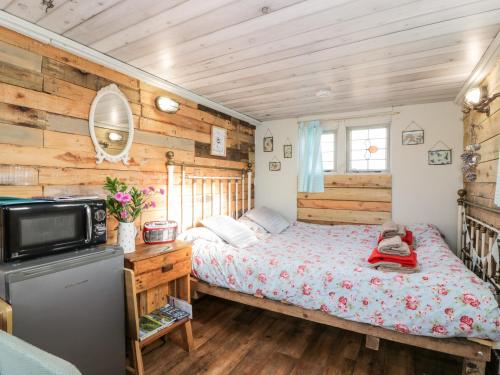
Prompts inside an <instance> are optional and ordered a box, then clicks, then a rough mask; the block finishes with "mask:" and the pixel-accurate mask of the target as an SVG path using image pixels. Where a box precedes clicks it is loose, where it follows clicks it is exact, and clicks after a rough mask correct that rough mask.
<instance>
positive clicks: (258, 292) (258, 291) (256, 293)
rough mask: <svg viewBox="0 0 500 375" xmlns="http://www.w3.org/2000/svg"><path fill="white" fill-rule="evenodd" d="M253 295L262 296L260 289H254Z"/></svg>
mask: <svg viewBox="0 0 500 375" xmlns="http://www.w3.org/2000/svg"><path fill="white" fill-rule="evenodd" d="M255 295H256V296H259V297H262V289H257V290H256V291H255Z"/></svg>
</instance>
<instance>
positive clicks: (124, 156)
mask: <svg viewBox="0 0 500 375" xmlns="http://www.w3.org/2000/svg"><path fill="white" fill-rule="evenodd" d="M105 95H115V96H117V97H118V98H119V99H120V100H121V101H122V103H123V104H124V105H125V107H126V111H127V118H128V139H127V144H126V145H125V148H124V149H123V150H122V152H120V153H119V154H117V155H110V154H108V153H107V152H106V150H104V149H103V148H102V146H101V145H100V144H99V141H98V140H97V136H96V134H95V130H94V127H95V123H94V117H95V111H96V107H97V104H98V103H99V100H100V99H101V98H102V97H103V96H105ZM89 131H90V137H91V138H92V142H93V143H94V147H95V151H96V159H97V160H96V164H100V163H102V162H103V161H104V160H107V161H109V162H112V163H116V162H119V161H120V160H121V161H123V164H125V165H128V160H129V155H128V154H129V152H130V148H131V147H132V142H133V138H134V118H133V116H132V110H131V109H130V104H129V103H128V100H127V97H126V96H125V95H124V94H123V92H121V90H120V89H119V88H118V86H117V85H115V84H114V83H112V84H111V85H108V86H106V87H103V88H102V89H100V90H99V91H98V92H97V94H96V96H95V98H94V100H93V101H92V105H91V106H90V114H89Z"/></svg>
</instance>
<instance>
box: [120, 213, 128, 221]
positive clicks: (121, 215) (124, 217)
mask: <svg viewBox="0 0 500 375" xmlns="http://www.w3.org/2000/svg"><path fill="white" fill-rule="evenodd" d="M120 217H121V218H122V219H124V220H125V219H126V218H127V211H121V212H120Z"/></svg>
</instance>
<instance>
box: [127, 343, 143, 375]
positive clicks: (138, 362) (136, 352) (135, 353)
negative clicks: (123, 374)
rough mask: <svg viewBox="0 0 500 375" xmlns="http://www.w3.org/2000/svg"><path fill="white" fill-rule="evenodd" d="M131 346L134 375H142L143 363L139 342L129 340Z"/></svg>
mask: <svg viewBox="0 0 500 375" xmlns="http://www.w3.org/2000/svg"><path fill="white" fill-rule="evenodd" d="M130 343H131V345H132V362H133V365H134V369H135V374H136V375H144V363H143V362H142V352H141V346H140V344H139V341H137V340H130Z"/></svg>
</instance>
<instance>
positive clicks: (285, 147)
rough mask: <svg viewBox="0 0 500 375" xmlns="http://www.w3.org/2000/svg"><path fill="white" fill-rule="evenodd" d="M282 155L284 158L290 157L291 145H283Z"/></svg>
mask: <svg viewBox="0 0 500 375" xmlns="http://www.w3.org/2000/svg"><path fill="white" fill-rule="evenodd" d="M283 157H284V158H285V159H291V158H292V145H283Z"/></svg>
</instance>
